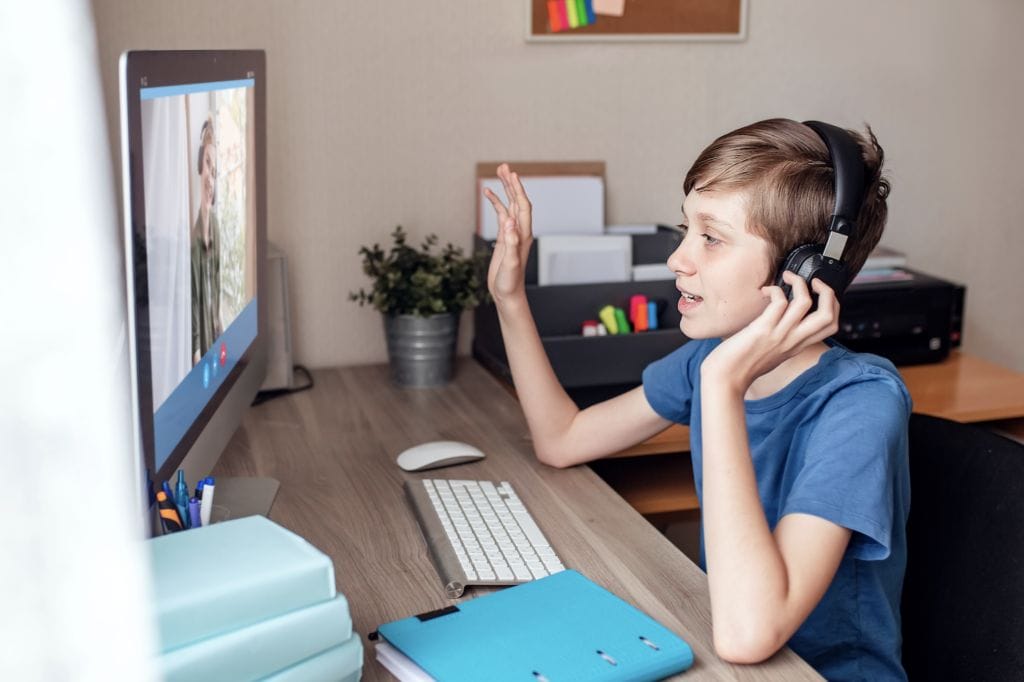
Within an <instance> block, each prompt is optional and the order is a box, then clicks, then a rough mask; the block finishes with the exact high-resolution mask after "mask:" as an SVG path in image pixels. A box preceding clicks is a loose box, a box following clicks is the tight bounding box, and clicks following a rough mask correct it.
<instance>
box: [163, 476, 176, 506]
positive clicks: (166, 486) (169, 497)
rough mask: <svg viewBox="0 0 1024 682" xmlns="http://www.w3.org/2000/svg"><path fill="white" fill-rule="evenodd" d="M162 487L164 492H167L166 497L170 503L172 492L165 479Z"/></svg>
mask: <svg viewBox="0 0 1024 682" xmlns="http://www.w3.org/2000/svg"><path fill="white" fill-rule="evenodd" d="M162 487H163V489H164V492H165V493H167V499H168V500H170V501H171V503H172V504H173V503H174V493H173V492H171V484H170V483H168V482H167V481H164V482H163V486H162Z"/></svg>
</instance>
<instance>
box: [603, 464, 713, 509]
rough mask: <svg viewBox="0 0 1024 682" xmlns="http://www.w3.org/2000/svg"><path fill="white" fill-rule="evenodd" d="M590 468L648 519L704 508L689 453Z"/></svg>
mask: <svg viewBox="0 0 1024 682" xmlns="http://www.w3.org/2000/svg"><path fill="white" fill-rule="evenodd" d="M590 468H591V469H593V470H594V473H596V474H597V475H598V476H600V477H601V478H602V479H604V481H605V482H606V483H607V484H608V485H610V486H611V487H612V488H613V489H614V490H615V492H617V493H618V494H619V495H620V496H622V498H623V499H624V500H626V502H628V503H629V504H630V506H631V507H633V508H634V509H636V510H637V511H638V512H640V513H641V514H643V515H645V516H647V515H651V514H665V513H668V512H679V511H690V510H694V509H699V508H700V504H699V503H698V502H697V490H696V487H695V486H694V483H693V469H692V468H691V465H690V458H689V457H688V456H687V455H685V454H678V453H677V454H667V455H666V454H661V455H652V456H650V457H642V458H639V459H638V458H629V459H602V460H597V461H595V462H591V463H590Z"/></svg>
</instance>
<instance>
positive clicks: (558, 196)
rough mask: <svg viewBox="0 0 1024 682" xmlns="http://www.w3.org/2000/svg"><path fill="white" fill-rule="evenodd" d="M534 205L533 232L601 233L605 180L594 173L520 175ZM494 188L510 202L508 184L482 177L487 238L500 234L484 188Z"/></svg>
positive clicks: (483, 223)
mask: <svg viewBox="0 0 1024 682" xmlns="http://www.w3.org/2000/svg"><path fill="white" fill-rule="evenodd" d="M520 180H521V181H522V183H523V189H524V190H525V191H526V195H527V196H528V197H529V199H530V204H532V205H533V234H534V235H535V236H542V235H550V234H602V233H603V232H604V180H603V179H602V178H599V177H597V176H594V175H565V176H533V177H520ZM485 187H486V188H487V189H489V190H491V191H492V192H494V193H495V194H496V195H498V197H499V198H500V199H501V200H502V201H504V202H505V203H506V205H507V203H508V198H507V197H506V196H505V188H504V187H503V186H502V184H501V180H498V179H497V178H483V179H481V181H480V188H479V190H480V215H479V217H478V222H477V225H478V231H479V233H480V236H481V237H483V238H484V239H496V238H497V236H498V218H497V216H496V215H495V214H494V207H493V206H491V202H490V201H488V200H487V197H486V195H484V193H483V190H484V188H485Z"/></svg>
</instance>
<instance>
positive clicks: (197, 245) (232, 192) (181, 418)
mask: <svg viewBox="0 0 1024 682" xmlns="http://www.w3.org/2000/svg"><path fill="white" fill-rule="evenodd" d="M263 68H264V55H263V53H262V52H261V51H223V52H129V53H125V55H124V56H123V57H122V63H121V71H122V73H121V77H122V87H121V94H122V146H123V152H124V153H123V157H124V175H125V216H126V218H127V220H126V248H127V251H126V253H127V259H128V285H129V290H130V300H129V313H130V317H131V318H132V326H133V331H134V334H133V344H132V345H133V355H134V358H135V367H134V370H135V373H136V377H135V378H136V381H135V384H136V388H137V395H136V396H135V398H136V402H137V406H136V407H137V409H136V412H137V418H138V420H139V422H138V426H139V428H138V437H139V439H140V449H141V452H142V457H143V459H144V462H145V464H146V469H147V470H148V473H149V475H150V477H151V481H153V482H156V483H157V485H159V483H160V482H161V481H163V480H167V479H170V478H171V477H172V475H173V474H174V472H175V470H177V469H179V468H184V467H185V466H186V465H188V464H191V467H192V471H191V472H190V476H191V478H192V479H193V480H194V479H195V478H198V477H202V476H205V475H208V473H209V470H210V469H212V467H213V465H214V463H215V462H216V459H217V457H218V456H219V454H220V450H222V449H223V447H224V445H226V443H227V440H228V439H230V436H231V434H232V433H233V432H234V430H235V429H236V428H237V426H238V423H239V422H240V418H241V413H242V409H243V408H244V407H245V406H247V405H248V404H249V403H251V401H252V398H253V396H254V395H255V392H256V390H257V389H258V387H259V385H260V383H261V382H262V376H263V372H264V368H265V357H264V355H265V353H264V350H263V346H264V343H263V334H262V332H261V330H263V329H264V328H265V325H266V320H265V315H264V314H263V313H262V312H261V310H262V303H261V296H260V291H261V282H262V279H263V276H264V273H263V272H262V267H261V266H262V263H263V254H264V245H265V240H266V229H265V220H266V217H265V215H264V214H265V206H266V200H265V197H264V187H265V180H264V178H265V170H264V168H263V153H264V152H263V149H262V145H263V141H264V139H265V134H264V125H265V124H264V122H263V120H262V119H263V117H264V111H265V106H264V94H263V88H264V85H263V82H262V78H263ZM263 298H265V297H263ZM246 377H248V378H246ZM214 427H215V428H214ZM207 432H209V433H207ZM197 450H201V451H202V452H200V453H198V454H193V453H194V452H195V451H197ZM186 460H188V461H186Z"/></svg>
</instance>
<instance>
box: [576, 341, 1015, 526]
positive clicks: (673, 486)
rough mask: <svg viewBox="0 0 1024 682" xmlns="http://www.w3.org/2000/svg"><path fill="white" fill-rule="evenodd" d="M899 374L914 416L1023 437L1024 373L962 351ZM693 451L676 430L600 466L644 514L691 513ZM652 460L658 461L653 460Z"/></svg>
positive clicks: (681, 429)
mask: <svg viewBox="0 0 1024 682" xmlns="http://www.w3.org/2000/svg"><path fill="white" fill-rule="evenodd" d="M899 370H900V374H902V375H903V380H904V381H905V382H906V384H907V389H908V390H909V391H910V397H911V399H912V400H913V401H914V411H915V412H920V413H923V414H930V415H934V416H936V417H944V418H946V419H952V420H953V421H958V422H982V421H985V422H992V423H991V424H990V426H993V427H995V428H997V429H999V430H1001V431H1006V432H1007V433H1010V434H1012V435H1016V436H1017V437H1024V373H1021V372H1015V371H1013V370H1010V369H1006V368H1005V367H1000V366H999V365H995V364H992V363H990V362H987V361H985V360H982V359H980V358H976V357H973V356H971V355H967V354H964V353H961V352H959V351H954V352H953V353H951V354H950V356H949V358H947V359H946V360H945V361H943V362H940V363H936V364H931V365H913V366H909V367H900V368H899ZM993 420H994V421H993ZM689 450H690V429H689V428H687V427H685V426H679V425H675V426H671V427H669V428H668V429H666V430H665V431H663V432H662V433H660V434H658V435H657V436H655V437H654V438H651V439H650V440H648V441H646V442H644V443H641V444H640V445H638V446H636V447H633V448H629V449H628V450H625V451H623V452H622V453H620V454H619V455H616V456H615V457H616V458H617V459H614V460H612V461H602V462H600V463H598V464H596V465H595V466H596V467H597V468H598V470H599V471H600V473H601V475H602V477H604V478H605V480H607V481H608V482H609V483H610V484H611V485H612V487H613V488H615V490H617V491H618V493H619V494H620V495H622V497H623V498H625V499H626V501H628V502H629V503H630V504H631V505H632V506H633V507H634V508H635V509H637V510H638V511H639V512H640V513H641V514H645V515H649V516H653V515H663V514H668V513H674V512H690V511H694V510H697V509H698V508H699V505H698V504H697V495H696V491H695V490H694V485H693V477H692V473H690V462H689V458H688V457H685V456H683V457H679V456H678V453H687V452H689ZM670 453H671V454H670ZM652 455H657V457H648V456H652ZM636 457H646V458H645V459H644V460H637V459H633V458H636ZM618 458H623V459H618ZM624 458H630V459H624Z"/></svg>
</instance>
